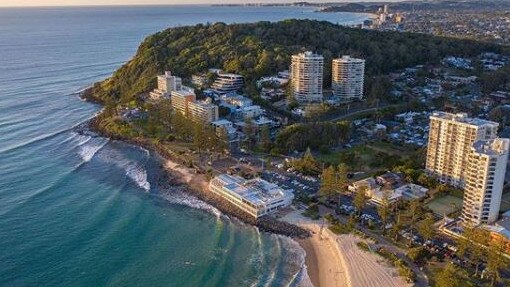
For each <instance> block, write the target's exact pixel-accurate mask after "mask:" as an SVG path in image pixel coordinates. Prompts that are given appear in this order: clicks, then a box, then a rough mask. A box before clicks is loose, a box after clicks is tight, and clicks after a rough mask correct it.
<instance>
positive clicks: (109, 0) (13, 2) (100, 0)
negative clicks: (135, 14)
mask: <svg viewBox="0 0 510 287" xmlns="http://www.w3.org/2000/svg"><path fill="white" fill-rule="evenodd" d="M400 1H401V0H388V1H381V2H400ZM292 2H300V0H254V1H240V0H215V1H207V0H191V1H185V0H149V1H144V0H0V7H20V6H21V7H31V6H96V5H184V4H243V3H266V4H267V3H292ZM306 2H313V3H322V2H338V3H343V2H344V3H345V2H379V1H377V0H375V1H374V0H354V1H348V0H324V1H323V0H308V1H306Z"/></svg>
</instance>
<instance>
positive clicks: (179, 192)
mask: <svg viewBox="0 0 510 287" xmlns="http://www.w3.org/2000/svg"><path fill="white" fill-rule="evenodd" d="M184 189H185V187H182V186H178V187H173V188H169V189H165V190H161V191H160V193H161V197H163V198H164V199H165V200H166V201H168V202H170V203H173V204H178V205H184V206H188V207H191V208H195V209H200V210H204V211H207V212H209V213H211V214H212V215H214V216H216V218H218V219H219V218H221V217H224V218H228V216H227V215H224V214H223V213H221V211H220V210H219V209H217V208H216V207H214V206H212V205H210V204H208V203H206V202H204V201H202V200H200V199H198V198H196V197H194V196H193V195H190V194H187V193H186V191H185V190H184Z"/></svg>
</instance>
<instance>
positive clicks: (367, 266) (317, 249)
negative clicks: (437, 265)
mask: <svg viewBox="0 0 510 287" xmlns="http://www.w3.org/2000/svg"><path fill="white" fill-rule="evenodd" d="M281 220H285V221H287V222H289V223H293V224H296V225H299V226H301V227H303V228H305V229H308V230H310V231H311V232H312V233H313V236H312V237H310V238H308V239H304V240H298V242H299V244H300V245H301V247H302V248H303V249H304V250H305V251H306V265H307V270H308V276H309V277H310V280H311V281H312V284H313V285H314V286H315V287H330V286H335V287H336V286H349V287H359V286H363V287H389V286H395V287H407V286H411V285H410V284H408V283H406V281H405V279H404V278H402V277H400V276H398V272H397V270H396V269H395V268H393V267H391V266H390V265H389V264H388V263H387V262H386V261H385V260H384V259H383V258H381V257H379V256H378V255H376V254H374V253H369V252H366V251H363V250H361V249H360V248H358V246H357V245H356V243H357V242H359V241H363V239H361V238H359V237H357V236H354V235H352V234H345V235H336V234H334V233H333V232H331V231H330V230H329V229H327V228H326V227H325V226H326V225H325V224H324V228H323V229H322V232H321V226H322V225H323V222H322V221H312V220H310V219H308V218H306V217H304V216H302V215H301V214H300V212H299V211H293V212H290V213H288V214H286V215H285V216H284V217H283V218H281Z"/></svg>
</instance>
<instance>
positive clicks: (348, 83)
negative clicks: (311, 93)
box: [331, 56, 365, 101]
mask: <svg viewBox="0 0 510 287" xmlns="http://www.w3.org/2000/svg"><path fill="white" fill-rule="evenodd" d="M364 81H365V60H363V59H356V58H351V57H350V56H343V57H342V58H338V59H334V60H333V66H332V82H331V88H332V89H333V94H334V95H335V96H338V97H339V98H340V99H341V100H342V101H352V100H361V99H362V98H363V83H364Z"/></svg>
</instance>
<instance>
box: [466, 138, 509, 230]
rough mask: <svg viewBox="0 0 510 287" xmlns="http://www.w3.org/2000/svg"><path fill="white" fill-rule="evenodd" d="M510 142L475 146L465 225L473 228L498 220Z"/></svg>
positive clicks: (498, 140) (482, 142)
mask: <svg viewBox="0 0 510 287" xmlns="http://www.w3.org/2000/svg"><path fill="white" fill-rule="evenodd" d="M509 146H510V140H509V139H503V138H496V139H490V140H480V141H477V142H475V143H474V145H473V147H472V148H471V150H470V153H469V155H468V165H467V168H466V185H465V189H464V200H463V206H462V216H461V218H462V221H463V222H464V223H465V224H467V225H471V226H476V225H480V224H490V223H493V222H495V221H496V220H497V219H498V215H499V209H500V205H501V195H502V193H503V184H504V181H505V172H506V165H507V161H508V150H509Z"/></svg>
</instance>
